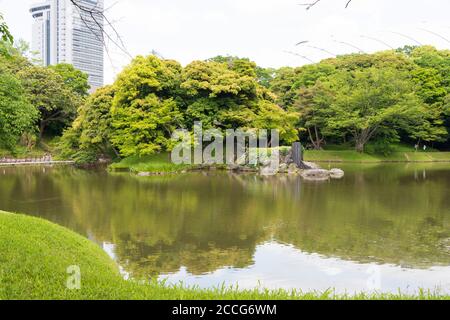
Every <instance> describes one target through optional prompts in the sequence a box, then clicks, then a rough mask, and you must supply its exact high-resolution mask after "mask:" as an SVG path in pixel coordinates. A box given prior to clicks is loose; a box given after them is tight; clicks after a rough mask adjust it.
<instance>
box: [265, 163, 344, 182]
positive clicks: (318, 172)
mask: <svg viewBox="0 0 450 320" xmlns="http://www.w3.org/2000/svg"><path fill="white" fill-rule="evenodd" d="M302 167H303V168H302ZM259 172H260V174H261V175H275V174H288V175H300V176H301V177H302V178H304V179H306V180H328V179H330V178H331V179H341V178H343V177H344V171H343V170H341V169H331V170H325V169H321V168H320V167H319V166H317V165H316V164H315V163H311V162H303V165H302V166H301V167H299V166H297V165H296V164H295V163H290V164H287V163H281V164H280V165H279V167H278V168H273V167H271V166H270V165H269V166H261V167H260V169H259Z"/></svg>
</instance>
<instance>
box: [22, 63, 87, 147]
mask: <svg viewBox="0 0 450 320" xmlns="http://www.w3.org/2000/svg"><path fill="white" fill-rule="evenodd" d="M18 76H19V78H20V79H21V81H22V84H23V87H24V89H25V92H26V94H27V97H28V100H29V101H30V102H31V103H32V104H33V105H34V106H35V107H36V108H37V109H38V110H39V113H40V115H39V121H38V125H39V137H40V138H42V137H43V135H44V133H45V132H46V130H47V129H48V128H51V129H52V131H53V133H55V134H61V133H62V131H63V130H64V128H66V127H67V126H69V125H70V124H71V123H72V121H73V120H74V119H75V116H76V111H77V108H78V107H79V106H80V103H81V100H80V98H79V97H78V96H77V95H76V94H75V93H74V92H73V91H72V90H71V88H70V87H68V86H67V85H66V84H65V83H64V79H63V78H62V77H61V76H60V75H59V74H58V73H57V72H55V71H54V70H52V69H50V68H45V67H39V66H28V67H26V68H24V69H23V70H21V71H19V72H18Z"/></svg>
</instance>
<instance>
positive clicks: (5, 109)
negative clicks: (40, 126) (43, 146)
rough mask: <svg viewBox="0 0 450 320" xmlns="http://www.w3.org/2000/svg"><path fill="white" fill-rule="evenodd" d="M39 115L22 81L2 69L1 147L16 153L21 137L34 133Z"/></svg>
mask: <svg viewBox="0 0 450 320" xmlns="http://www.w3.org/2000/svg"><path fill="white" fill-rule="evenodd" d="M37 113H38V112H37V110H36V109H35V108H34V107H33V106H32V105H31V104H30V103H29V101H28V100H27V98H26V96H25V92H24V90H23V88H22V86H21V83H20V81H19V80H18V79H17V78H15V77H14V76H13V75H11V74H9V73H8V72H5V71H4V70H2V69H1V68H0V145H1V146H2V147H5V148H7V149H8V150H11V151H14V149H15V146H16V145H17V143H18V141H19V139H20V137H21V136H22V135H23V134H24V133H27V132H30V133H31V132H32V131H33V124H34V122H35V120H36V118H37Z"/></svg>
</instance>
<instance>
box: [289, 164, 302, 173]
mask: <svg viewBox="0 0 450 320" xmlns="http://www.w3.org/2000/svg"><path fill="white" fill-rule="evenodd" d="M299 172H300V169H299V167H297V165H296V164H295V163H291V164H290V165H289V166H288V173H289V174H297V173H299Z"/></svg>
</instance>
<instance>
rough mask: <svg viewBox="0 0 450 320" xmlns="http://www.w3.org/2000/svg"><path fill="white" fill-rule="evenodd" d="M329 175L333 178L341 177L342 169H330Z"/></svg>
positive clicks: (342, 174) (342, 175)
mask: <svg viewBox="0 0 450 320" xmlns="http://www.w3.org/2000/svg"><path fill="white" fill-rule="evenodd" d="M330 177H331V178H333V179H341V178H343V177H344V171H343V170H341V169H336V168H335V169H331V170H330Z"/></svg>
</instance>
